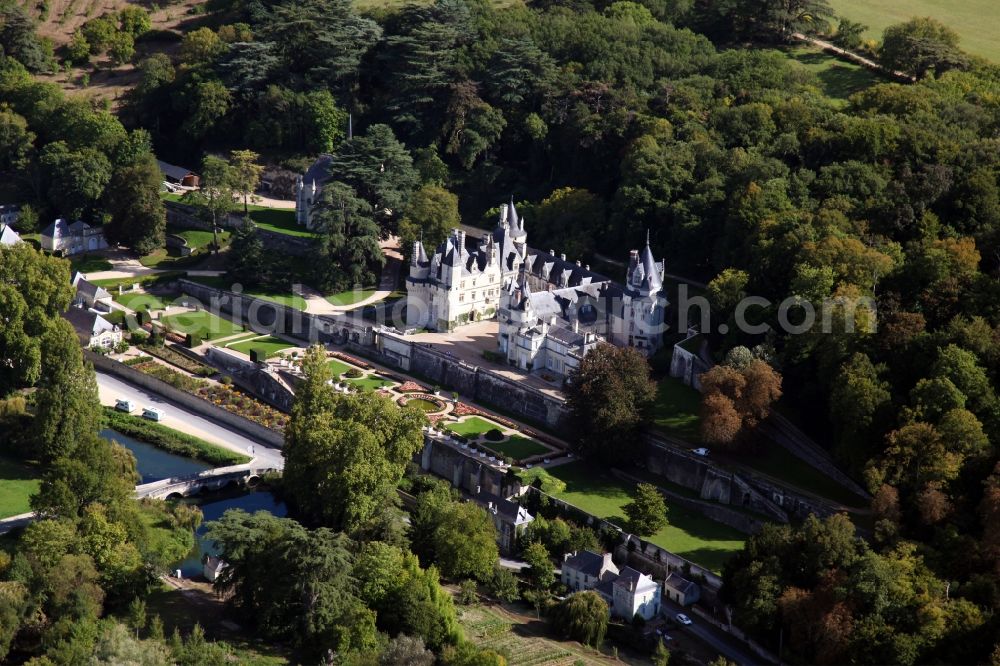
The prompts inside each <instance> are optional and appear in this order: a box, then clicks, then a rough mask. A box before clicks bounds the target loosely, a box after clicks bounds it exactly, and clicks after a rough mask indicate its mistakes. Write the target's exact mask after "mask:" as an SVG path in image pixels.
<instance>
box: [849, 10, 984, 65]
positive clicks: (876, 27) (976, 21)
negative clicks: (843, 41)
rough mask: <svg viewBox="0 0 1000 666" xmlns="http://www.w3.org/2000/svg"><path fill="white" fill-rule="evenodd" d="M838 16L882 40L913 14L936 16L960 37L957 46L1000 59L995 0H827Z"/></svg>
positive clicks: (867, 34) (872, 36) (869, 35)
mask: <svg viewBox="0 0 1000 666" xmlns="http://www.w3.org/2000/svg"><path fill="white" fill-rule="evenodd" d="M830 6H831V7H833V9H834V11H835V12H837V14H838V15H841V16H845V17H847V18H849V19H851V20H852V21H859V22H861V23H864V24H865V25H867V26H868V28H869V29H868V32H867V33H865V37H866V38H869V39H877V40H880V41H881V39H882V31H883V30H885V29H886V28H887V27H888V26H890V25H893V24H895V23H902V22H903V21H908V20H909V19H911V18H913V17H914V16H930V17H933V18H936V19H938V20H939V21H941V22H942V23H944V24H945V25H947V26H948V27H949V28H951V29H952V30H954V31H955V32H957V33H958V34H959V36H960V37H961V41H960V42H959V47H961V48H962V49H964V50H965V51H968V52H969V53H974V54H976V55H980V56H983V57H984V58H989V59H991V60H993V61H994V62H1000V40H998V39H997V27H996V25H997V21H998V20H1000V2H997V1H996V0H961V2H958V1H956V0H881V1H880V2H872V0H830Z"/></svg>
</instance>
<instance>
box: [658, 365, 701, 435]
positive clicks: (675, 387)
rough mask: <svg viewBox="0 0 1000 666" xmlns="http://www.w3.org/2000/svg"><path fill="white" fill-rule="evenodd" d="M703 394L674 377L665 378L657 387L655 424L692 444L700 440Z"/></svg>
mask: <svg viewBox="0 0 1000 666" xmlns="http://www.w3.org/2000/svg"><path fill="white" fill-rule="evenodd" d="M700 410H701V394H700V393H698V391H696V390H695V389H693V388H691V387H690V386H687V385H686V384H685V383H684V382H682V381H681V380H679V379H676V378H674V377H664V378H663V379H661V380H660V383H659V384H658V385H657V387H656V404H655V405H654V406H653V422H654V423H655V424H656V426H657V427H658V428H660V429H662V430H664V431H666V432H669V433H671V434H673V435H676V436H678V437H683V438H684V439H687V440H689V441H692V442H697V441H698V440H699V438H700V434H699V432H698V426H699V423H700V422H701V417H699V416H698V413H699V411H700Z"/></svg>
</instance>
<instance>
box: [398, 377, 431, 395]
mask: <svg viewBox="0 0 1000 666" xmlns="http://www.w3.org/2000/svg"><path fill="white" fill-rule="evenodd" d="M396 390H397V391H399V392H400V393H424V392H425V391H427V389H425V388H424V387H423V386H421V385H420V384H418V383H416V382H414V381H410V380H406V381H405V382H403V383H402V384H400V385H399V386H398V387H397V388H396Z"/></svg>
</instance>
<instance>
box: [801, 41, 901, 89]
mask: <svg viewBox="0 0 1000 666" xmlns="http://www.w3.org/2000/svg"><path fill="white" fill-rule="evenodd" d="M781 51H782V52H783V53H784V54H785V56H786V57H787V58H788V59H789V60H790V61H792V62H793V63H795V64H797V65H799V66H801V67H802V68H804V69H806V70H808V71H810V72H812V73H814V74H815V75H816V78H817V80H818V81H819V87H820V90H822V91H823V92H824V93H826V94H827V95H828V96H829V97H833V98H834V99H842V100H846V99H847V98H848V97H850V96H851V95H853V94H854V93H856V92H858V91H859V90H864V89H865V88H867V87H868V86H870V85H872V84H875V83H879V82H881V81H882V80H883V79H882V78H880V77H879V76H878V75H877V74H875V73H874V72H872V71H871V70H869V69H867V68H865V67H862V66H861V65H856V64H854V63H853V62H847V61H845V60H841V59H840V58H836V57H834V56H832V55H830V54H828V53H824V52H823V51H822V50H820V49H818V48H813V47H809V46H793V47H788V48H785V49H781Z"/></svg>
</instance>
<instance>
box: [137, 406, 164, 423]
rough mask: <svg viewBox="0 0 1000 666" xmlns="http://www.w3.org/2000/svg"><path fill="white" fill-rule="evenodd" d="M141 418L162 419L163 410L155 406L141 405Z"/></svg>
mask: <svg viewBox="0 0 1000 666" xmlns="http://www.w3.org/2000/svg"><path fill="white" fill-rule="evenodd" d="M142 418H144V419H149V420H150V421H162V420H163V412H161V411H160V410H159V409H157V408H156V407H143V408H142Z"/></svg>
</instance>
